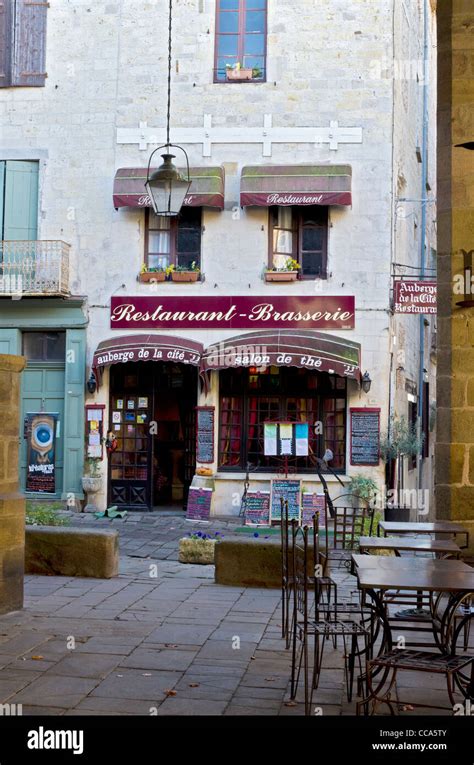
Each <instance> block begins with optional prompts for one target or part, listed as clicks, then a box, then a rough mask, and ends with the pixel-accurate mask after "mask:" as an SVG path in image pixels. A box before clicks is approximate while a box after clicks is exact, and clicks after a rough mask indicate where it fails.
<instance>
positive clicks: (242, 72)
mask: <svg viewBox="0 0 474 765" xmlns="http://www.w3.org/2000/svg"><path fill="white" fill-rule="evenodd" d="M225 71H226V77H227V79H228V80H234V81H235V80H240V81H242V80H244V81H245V80H252V79H253V69H248V68H244V67H242V65H241V64H240V61H238V62H237V63H236V64H226V67H225Z"/></svg>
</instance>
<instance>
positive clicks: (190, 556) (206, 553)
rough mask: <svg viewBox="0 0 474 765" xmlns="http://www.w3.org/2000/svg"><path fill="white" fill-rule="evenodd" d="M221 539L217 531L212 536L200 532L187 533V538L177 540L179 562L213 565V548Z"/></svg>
mask: <svg viewBox="0 0 474 765" xmlns="http://www.w3.org/2000/svg"><path fill="white" fill-rule="evenodd" d="M221 538H222V537H221V534H220V533H219V532H218V531H216V532H215V533H214V535H211V534H204V533H203V532H201V531H194V532H189V534H188V536H186V537H182V538H181V539H180V540H179V555H178V560H179V562H180V563H197V564H200V565H213V564H214V552H215V547H216V544H217V543H218V542H219V541H220V539H221Z"/></svg>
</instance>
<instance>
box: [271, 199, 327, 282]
mask: <svg viewBox="0 0 474 765" xmlns="http://www.w3.org/2000/svg"><path fill="white" fill-rule="evenodd" d="M269 219H270V225H269V235H270V242H269V258H268V267H269V268H284V267H285V263H286V261H287V260H288V258H293V259H294V260H296V261H297V262H298V263H299V266H300V271H299V277H300V278H302V279H327V239H328V208H327V207H323V206H318V205H314V206H313V205H311V206H308V207H281V206H279V207H270V208H269Z"/></svg>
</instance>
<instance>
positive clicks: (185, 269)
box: [166, 260, 201, 282]
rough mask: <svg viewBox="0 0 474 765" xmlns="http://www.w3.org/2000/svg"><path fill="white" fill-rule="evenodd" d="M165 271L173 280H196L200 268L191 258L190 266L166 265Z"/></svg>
mask: <svg viewBox="0 0 474 765" xmlns="http://www.w3.org/2000/svg"><path fill="white" fill-rule="evenodd" d="M166 273H167V274H168V276H169V275H171V281H173V282H197V280H198V279H199V274H200V273H201V269H200V268H199V266H198V265H197V263H196V262H195V261H194V260H193V262H192V263H191V265H190V266H168V268H167V269H166Z"/></svg>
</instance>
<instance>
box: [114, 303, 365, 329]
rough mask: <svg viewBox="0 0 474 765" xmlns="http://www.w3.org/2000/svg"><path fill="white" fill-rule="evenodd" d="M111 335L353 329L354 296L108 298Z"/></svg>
mask: <svg viewBox="0 0 474 765" xmlns="http://www.w3.org/2000/svg"><path fill="white" fill-rule="evenodd" d="M110 310H111V316H110V326H111V327H112V329H137V330H141V329H174V330H180V329H296V328H298V329H354V314H355V301H354V296H353V295H342V296H336V297H322V296H321V297H320V296H317V297H307V296H304V297H296V296H295V297H293V296H288V295H286V296H275V297H273V296H272V297H268V296H265V297H262V296H258V297H250V296H247V295H245V296H242V295H239V296H236V297H232V296H225V297H216V296H202V297H201V296H200V297H187V296H184V295H177V296H174V297H158V296H149V297H119V296H113V297H112V298H111V307H110Z"/></svg>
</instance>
